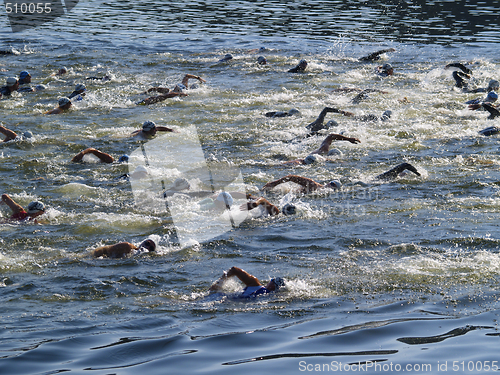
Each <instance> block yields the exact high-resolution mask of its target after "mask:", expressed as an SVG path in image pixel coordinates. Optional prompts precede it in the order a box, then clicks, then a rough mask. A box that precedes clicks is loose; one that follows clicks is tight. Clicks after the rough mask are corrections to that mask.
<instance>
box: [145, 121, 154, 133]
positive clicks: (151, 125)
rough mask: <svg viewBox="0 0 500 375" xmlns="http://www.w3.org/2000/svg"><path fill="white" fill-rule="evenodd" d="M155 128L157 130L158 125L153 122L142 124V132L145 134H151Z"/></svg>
mask: <svg viewBox="0 0 500 375" xmlns="http://www.w3.org/2000/svg"><path fill="white" fill-rule="evenodd" d="M154 128H156V124H155V123H154V122H153V121H144V123H143V124H142V130H144V131H145V132H150V131H151V130H153V129H154Z"/></svg>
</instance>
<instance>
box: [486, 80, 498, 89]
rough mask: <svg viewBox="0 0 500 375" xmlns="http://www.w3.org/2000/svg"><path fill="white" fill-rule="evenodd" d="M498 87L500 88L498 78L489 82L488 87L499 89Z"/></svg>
mask: <svg viewBox="0 0 500 375" xmlns="http://www.w3.org/2000/svg"><path fill="white" fill-rule="evenodd" d="M498 88H500V82H498V81H497V80H496V79H492V80H491V81H490V82H489V83H488V89H490V90H494V89H498Z"/></svg>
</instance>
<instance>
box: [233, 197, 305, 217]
mask: <svg viewBox="0 0 500 375" xmlns="http://www.w3.org/2000/svg"><path fill="white" fill-rule="evenodd" d="M257 207H262V208H263V209H264V213H265V214H267V215H269V216H276V215H279V214H280V212H281V213H283V215H287V216H288V215H294V214H295V213H296V211H297V209H296V207H295V205H293V204H291V203H287V204H285V205H284V206H283V208H282V209H281V211H280V209H279V208H278V207H277V206H275V205H274V204H272V203H271V202H269V201H268V200H267V199H266V198H264V197H259V198H257V197H253V196H251V195H250V200H249V201H248V202H247V203H244V204H242V205H241V206H240V210H241V211H251V210H253V209H255V208H257Z"/></svg>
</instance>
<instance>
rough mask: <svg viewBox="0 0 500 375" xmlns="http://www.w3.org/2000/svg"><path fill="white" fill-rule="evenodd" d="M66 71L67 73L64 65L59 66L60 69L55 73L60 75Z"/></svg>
mask: <svg viewBox="0 0 500 375" xmlns="http://www.w3.org/2000/svg"><path fill="white" fill-rule="evenodd" d="M66 73H68V69H67V68H66V67H65V66H63V67H61V69H59V70H58V71H57V74H58V75H60V76H62V75H63V74H66Z"/></svg>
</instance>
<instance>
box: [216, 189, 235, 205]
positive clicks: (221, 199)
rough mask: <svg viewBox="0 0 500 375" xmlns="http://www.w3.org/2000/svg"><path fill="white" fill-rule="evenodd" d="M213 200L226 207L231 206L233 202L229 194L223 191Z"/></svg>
mask: <svg viewBox="0 0 500 375" xmlns="http://www.w3.org/2000/svg"><path fill="white" fill-rule="evenodd" d="M215 200H216V201H219V202H222V203H224V204H226V205H228V206H231V205H232V204H233V202H234V201H233V197H232V196H231V194H229V193H228V192H225V191H223V192H221V193H219V195H218V196H217V198H216V199H215Z"/></svg>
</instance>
